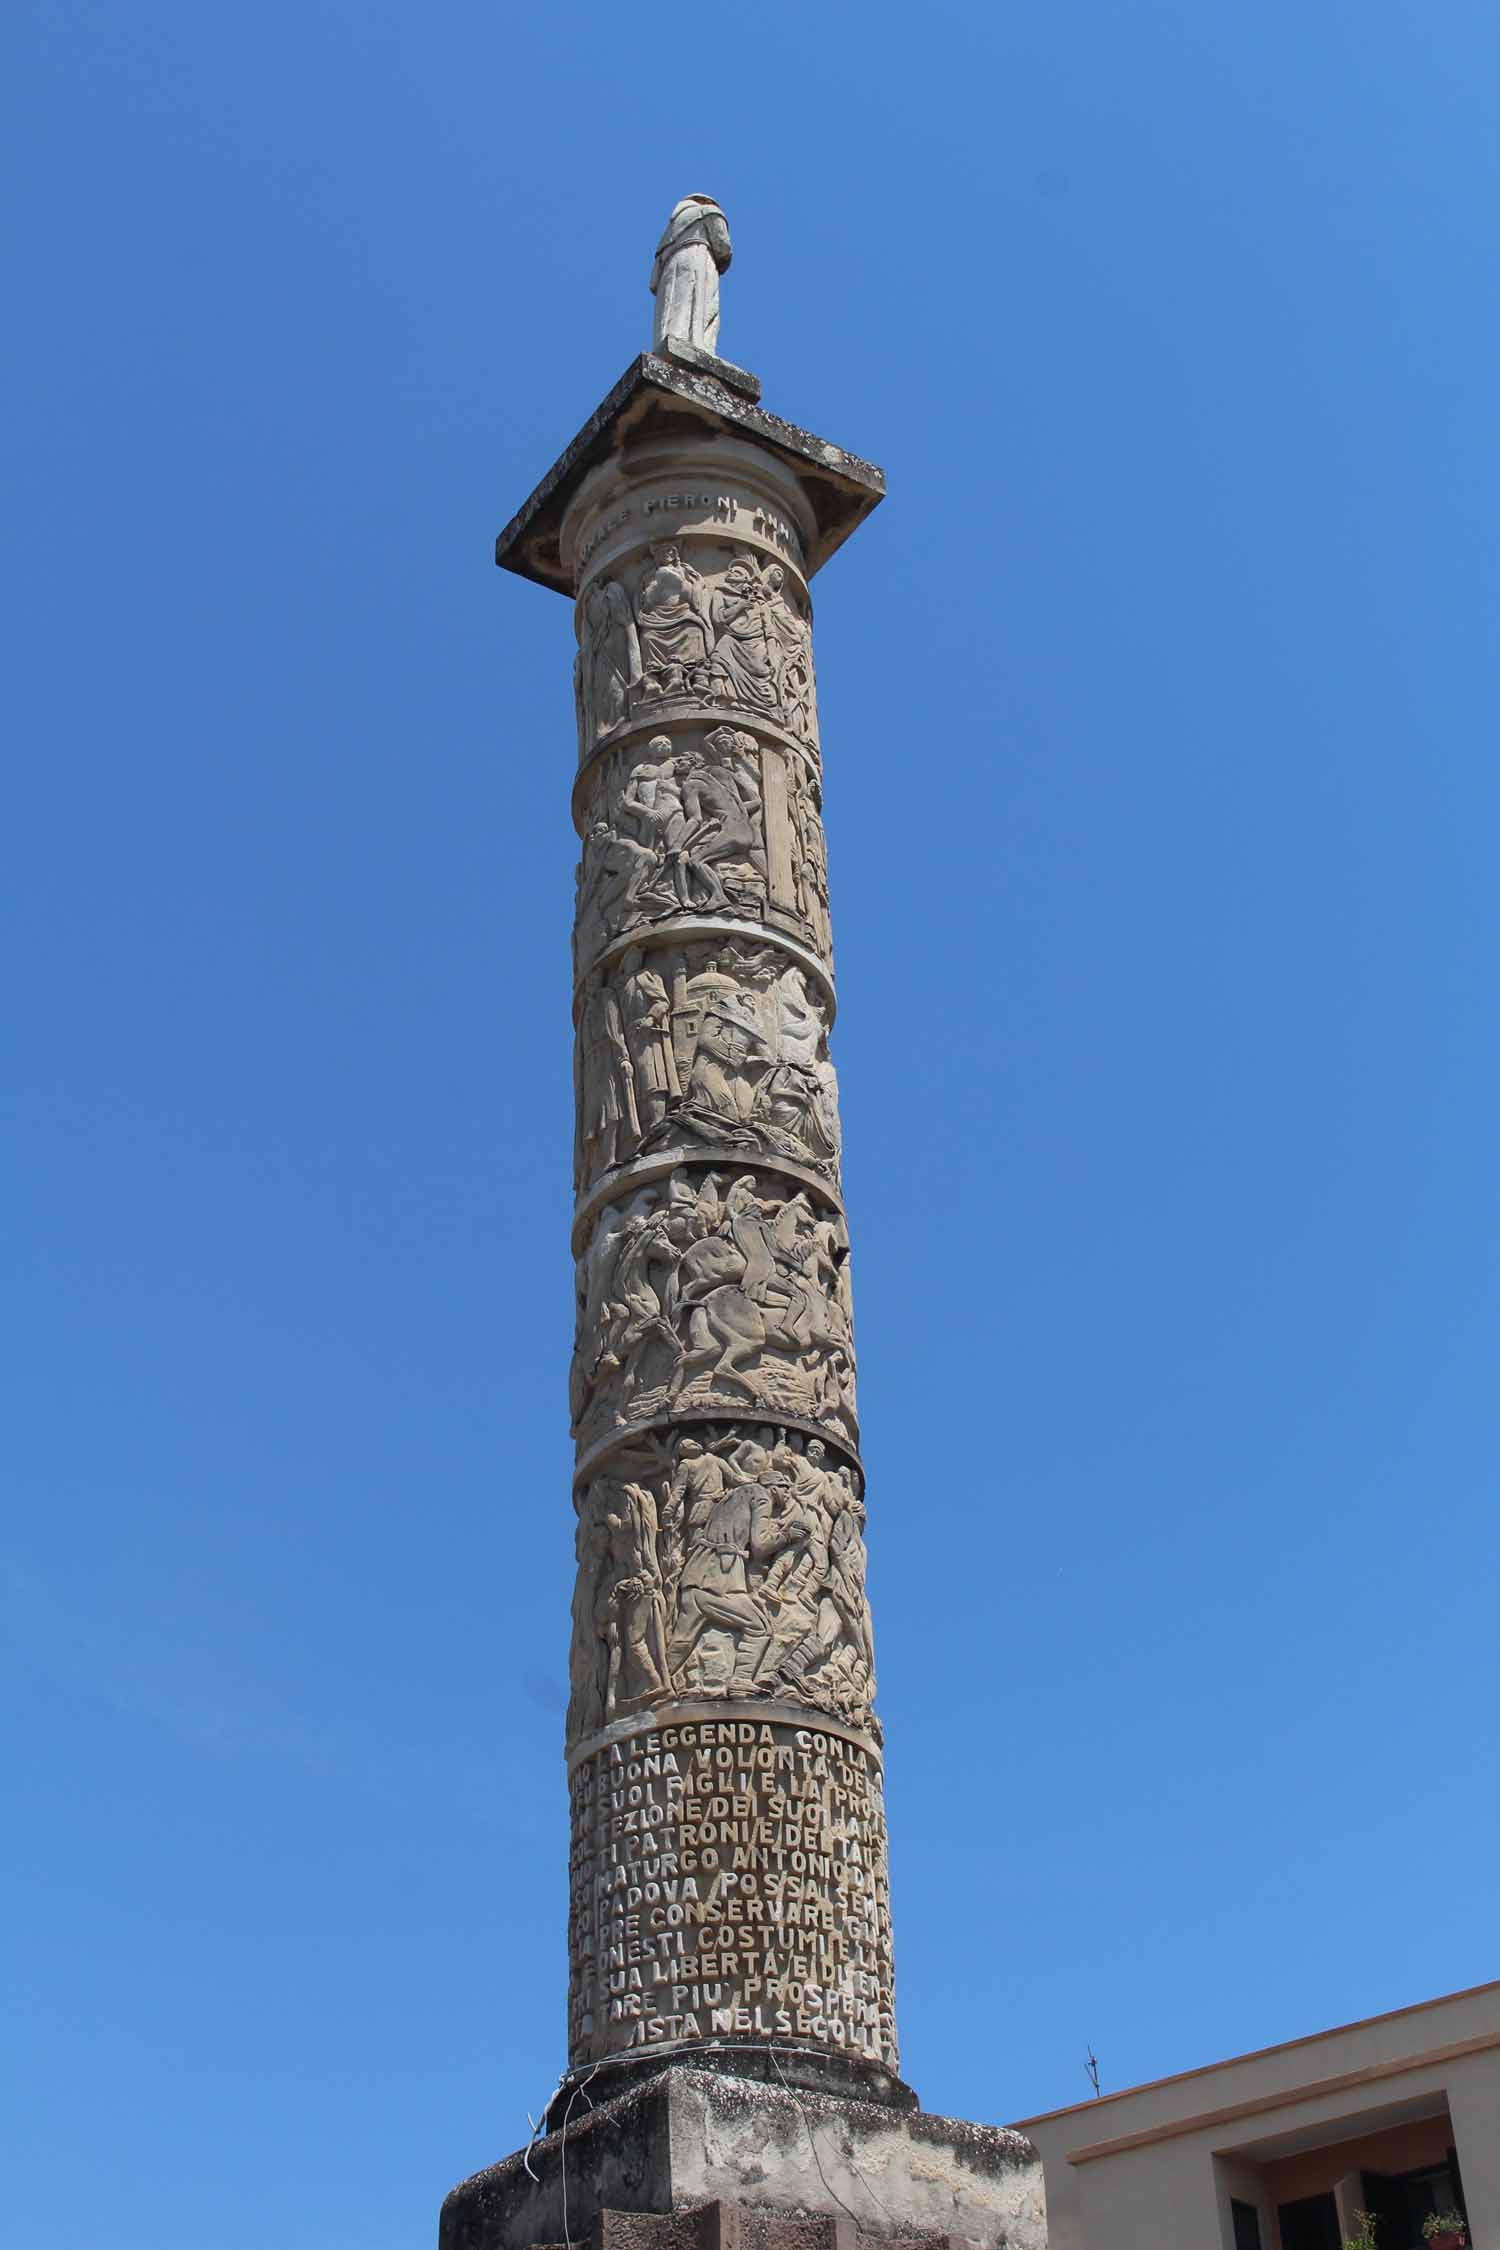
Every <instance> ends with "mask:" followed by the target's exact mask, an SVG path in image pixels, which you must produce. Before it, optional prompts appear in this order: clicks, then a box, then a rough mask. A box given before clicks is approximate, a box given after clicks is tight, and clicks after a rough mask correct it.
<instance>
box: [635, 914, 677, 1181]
mask: <svg viewBox="0 0 1500 2250" xmlns="http://www.w3.org/2000/svg"><path fill="white" fill-rule="evenodd" d="M620 972H621V982H620V1021H621V1024H622V1026H623V1029H624V1034H625V1044H626V1047H627V1048H628V1050H629V1053H630V1066H631V1074H632V1078H633V1081H634V1088H635V1103H636V1112H637V1117H638V1121H639V1122H638V1130H637V1133H636V1138H637V1140H638V1141H639V1140H642V1139H644V1138H645V1136H646V1135H647V1134H648V1133H649V1132H650V1131H651V1129H652V1127H653V1126H654V1125H657V1124H659V1123H660V1121H661V1119H662V1118H663V1117H664V1116H665V1114H666V1108H667V1103H668V1102H669V1101H671V1100H672V1099H673V1098H674V1097H675V1096H677V1095H678V1094H680V1093H681V1091H682V1088H681V1087H680V1085H679V1084H678V1082H677V1065H676V1063H675V1061H674V1059H673V1055H672V1038H671V1031H672V1016H671V1009H670V1007H669V1005H668V1001H667V988H666V986H665V985H664V984H663V983H662V981H661V978H660V977H659V976H658V975H657V973H656V971H655V970H654V969H648V968H647V967H646V966H645V956H644V954H643V953H642V952H641V949H640V947H639V946H632V947H631V948H630V951H629V952H628V953H626V954H625V955H624V956H623V958H622V960H621V962H620Z"/></svg>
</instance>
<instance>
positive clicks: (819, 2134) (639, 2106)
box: [439, 2069, 1046, 2250]
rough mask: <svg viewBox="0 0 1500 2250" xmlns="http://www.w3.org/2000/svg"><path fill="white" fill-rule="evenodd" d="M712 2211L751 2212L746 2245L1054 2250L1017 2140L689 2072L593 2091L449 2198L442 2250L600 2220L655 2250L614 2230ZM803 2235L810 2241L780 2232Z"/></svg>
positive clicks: (742, 2224) (1022, 2142) (575, 2230)
mask: <svg viewBox="0 0 1500 2250" xmlns="http://www.w3.org/2000/svg"><path fill="white" fill-rule="evenodd" d="M565 2185H566V2198H567V2208H566V2213H565V2212H564V2190H565ZM713 2202H721V2203H723V2204H724V2205H726V2206H739V2207H740V2210H741V2212H742V2214H743V2216H742V2217H740V2218H738V2219H734V2218H732V2219H731V2221H730V2224H731V2226H732V2227H734V2228H737V2229H739V2230H742V2231H741V2232H740V2237H739V2239H740V2241H741V2243H742V2244H743V2245H744V2246H745V2250H752V2246H754V2250H856V2246H857V2245H858V2242H859V2239H860V2238H861V2237H864V2238H868V2239H869V2240H870V2241H878V2242H880V2243H882V2244H886V2245H889V2244H894V2243H898V2242H902V2241H916V2240H925V2241H933V2240H946V2241H947V2242H949V2243H951V2244H953V2245H955V2246H957V2245H973V2246H974V2250H1045V2244H1046V2224H1045V2216H1044V2210H1043V2204H1042V2191H1041V2166H1040V2163H1039V2161H1038V2158H1037V2155H1036V2151H1035V2150H1034V2149H1033V2148H1032V2146H1031V2143H1030V2142H1029V2141H1027V2140H1026V2139H1025V2138H1024V2136H1023V2135H1021V2134H1019V2133H1016V2132H1011V2131H1008V2130H1006V2129H1005V2128H1003V2127H1000V2126H990V2125H970V2124H965V2123H963V2122H961V2121H959V2120H957V2119H954V2118H947V2117H930V2116H927V2115H925V2114H924V2113H922V2112H921V2111H916V2112H911V2111H906V2112H902V2111H899V2110H895V2109H892V2108H889V2107H881V2106H877V2105H876V2104H873V2103H866V2102H859V2101H850V2100H843V2099H839V2098H837V2097H835V2096H830V2095H827V2094H819V2093H814V2092H802V2091H798V2090H794V2089H793V2088H791V2087H789V2086H781V2085H765V2084H759V2083H756V2082H753V2081H751V2080H748V2079H744V2078H736V2077H729V2076H725V2075H723V2074H721V2073H718V2072H712V2071H704V2070H689V2069H677V2070H673V2071H670V2072H664V2073H662V2074H661V2075H660V2076H657V2077H655V2078H651V2079H648V2080H646V2081H645V2082H644V2083H643V2084H642V2085H640V2086H639V2087H636V2088H634V2089H632V2090H631V2091H629V2092H627V2093H625V2094H623V2095H619V2096H617V2097H616V2098H615V2099H614V2100H612V2101H610V2102H607V2103H605V2104H603V2105H602V2106H600V2107H598V2108H592V2109H590V2108H589V2107H588V2106H587V2090H586V2089H584V2090H582V2091H581V2092H580V2093H579V2094H578V2095H577V2097H576V2098H575V2099H574V2101H573V2103H572V2106H571V2111H570V2113H569V2114H568V2116H567V2124H566V2129H565V2130H564V2129H563V2125H562V2120H561V2119H559V2120H558V2129H557V2130H554V2131H552V2132H550V2133H549V2134H548V2135H547V2136H546V2138H545V2139H543V2140H540V2141H537V2142H535V2143H534V2144H533V2145H532V2147H531V2148H530V2149H529V2150H528V2151H526V2152H525V2153H524V2154H521V2155H516V2156H512V2157H509V2158H507V2159H506V2161H505V2162H504V2163H503V2164H496V2165H494V2166H492V2167H491V2168H490V2170H489V2171H487V2172H480V2173H477V2174H476V2175H475V2176H474V2177H473V2178H472V2179H469V2180H465V2181H464V2182H463V2183H462V2185H461V2186H459V2187H456V2188H455V2189H454V2190H453V2192H452V2194H451V2195H450V2196H449V2197H448V2199H447V2201H446V2203H445V2204H444V2206H443V2215H442V2222H441V2229H440V2234H439V2250H532V2246H533V2245H537V2244H541V2243H552V2242H562V2241H564V2240H565V2239H566V2240H571V2241H572V2242H574V2243H578V2242H581V2241H582V2240H583V2239H584V2238H585V2237H586V2236H587V2234H588V2232H589V2230H590V2229H591V2228H593V2227H595V2226H596V2225H599V2224H600V2223H601V2221H602V2229H601V2235H600V2237H599V2239H600V2240H601V2242H603V2243H622V2244H623V2243H624V2242H625V2241H626V2240H628V2241H629V2242H630V2243H632V2244H636V2243H639V2244H640V2245H642V2246H644V2245H645V2244H647V2243H650V2242H655V2241H656V2240H657V2239H658V2238H657V2237H656V2236H655V2235H653V2234H652V2233H651V2232H649V2231H638V2232H631V2233H627V2231H626V2230H624V2229H621V2230H620V2231H618V2232H615V2231H612V2230H614V2229H615V2228H616V2225H617V2219H618V2216H619V2215H623V2214H626V2213H635V2214H641V2215H644V2214H655V2215H657V2216H658V2218H660V2219H664V2220H675V2221H676V2222H677V2223H678V2225H679V2226H680V2225H681V2223H682V2222H683V2221H684V2220H685V2219H688V2218H691V2217H692V2215H693V2214H695V2213H700V2212H702V2211H703V2210H704V2209H705V2207H706V2206H708V2205H709V2204H711V2203H713ZM819 2218H821V2220H822V2224H823V2230H824V2231H822V2232H819V2231H817V2229H816V2221H817V2219H819ZM708 2223H709V2224H711V2225H714V2226H717V2225H719V2224H720V2223H721V2222H719V2221H717V2220H715V2221H712V2222H708ZM796 2226H801V2227H806V2228H807V2229H808V2231H807V2232H806V2233H799V2234H793V2233H790V2232H786V2233H782V2232H780V2231H777V2230H780V2229H781V2228H791V2227H796ZM830 2228H832V2229H834V2230H836V2231H834V2232H832V2233H831V2235H830V2234H829V2232H828V2231H827V2230H828V2229H830ZM662 2239H663V2240H665V2238H662ZM702 2239H703V2238H702V2237H700V2238H699V2241H700V2242H701V2241H702ZM721 2239H722V2238H721ZM666 2250H673V2246H672V2244H667V2245H666ZM677 2250H681V2246H680V2245H677ZM694 2250H697V2246H696V2245H695V2246H694Z"/></svg>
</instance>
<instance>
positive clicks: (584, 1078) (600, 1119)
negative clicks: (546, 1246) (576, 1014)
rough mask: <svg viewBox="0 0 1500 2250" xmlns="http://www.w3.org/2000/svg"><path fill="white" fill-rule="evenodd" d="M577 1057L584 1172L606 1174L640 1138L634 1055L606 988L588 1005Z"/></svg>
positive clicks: (594, 994) (592, 995)
mask: <svg viewBox="0 0 1500 2250" xmlns="http://www.w3.org/2000/svg"><path fill="white" fill-rule="evenodd" d="M574 1053H575V1055H576V1057H577V1072H576V1078H577V1083H576V1085H575V1088H574V1092H575V1095H576V1114H577V1118H578V1134H579V1144H580V1153H581V1158H582V1165H583V1168H584V1170H585V1171H604V1170H607V1169H608V1168H609V1167H610V1166H612V1165H614V1164H617V1163H619V1161H620V1158H621V1156H622V1155H623V1154H624V1153H625V1151H626V1150H627V1149H631V1148H634V1147H636V1146H637V1145H638V1144H639V1141H640V1137H641V1133H640V1119H639V1117H638V1116H637V1114H636V1107H635V1080H634V1074H633V1072H632V1069H631V1063H630V1051H629V1049H628V1048H627V1046H626V1044H625V1034H624V1031H623V1029H622V1027H621V1023H620V1010H619V1006H618V1003H617V1002H616V999H615V996H614V994H613V992H612V991H611V990H610V988H609V986H608V985H607V984H601V985H598V986H596V987H595V989H594V991H593V992H592V993H590V995H589V997H588V1000H587V1001H586V1003H585V1005H584V1011H583V1015H582V1018H581V1020H580V1022H579V1026H578V1039H577V1043H576V1046H575V1048H574Z"/></svg>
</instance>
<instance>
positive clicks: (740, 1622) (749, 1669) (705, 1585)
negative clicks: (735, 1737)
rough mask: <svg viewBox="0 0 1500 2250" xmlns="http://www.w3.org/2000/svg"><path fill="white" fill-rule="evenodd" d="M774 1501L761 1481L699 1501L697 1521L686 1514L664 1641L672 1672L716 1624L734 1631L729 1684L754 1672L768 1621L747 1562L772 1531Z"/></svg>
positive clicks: (746, 1679)
mask: <svg viewBox="0 0 1500 2250" xmlns="http://www.w3.org/2000/svg"><path fill="white" fill-rule="evenodd" d="M774 1505H775V1502H774V1495H773V1494H772V1493H771V1492H769V1491H767V1490H766V1489H765V1487H764V1486H762V1485H756V1484H741V1485H736V1486H735V1487H734V1488H733V1489H732V1490H731V1491H729V1492H726V1493H725V1494H724V1496H723V1498H722V1499H719V1500H714V1501H710V1502H708V1503H707V1504H706V1505H704V1506H703V1513H702V1520H701V1522H700V1523H697V1524H694V1523H693V1522H692V1519H691V1518H690V1519H689V1544H688V1555H687V1561H686V1562H685V1563H684V1564H683V1569H682V1584H681V1587H680V1589H679V1592H678V1600H677V1622H676V1625H675V1626H674V1627H673V1630H672V1638H671V1640H670V1641H669V1642H668V1644H667V1666H668V1669H669V1670H670V1671H671V1672H672V1674H673V1675H674V1677H680V1676H681V1674H682V1671H683V1667H684V1666H685V1665H686V1663H687V1662H688V1659H689V1658H690V1657H691V1656H692V1653H693V1651H694V1649H695V1648H696V1647H697V1645H698V1642H699V1641H700V1640H701V1638H702V1636H703V1635H704V1633H706V1632H707V1631H708V1630H709V1628H710V1627H711V1626H715V1625H718V1626H722V1627H723V1628H725V1629H726V1630H727V1631H729V1632H731V1633H733V1634H734V1636H735V1654H734V1679H733V1683H732V1684H733V1685H734V1686H735V1687H747V1686H748V1685H749V1684H750V1682H751V1681H752V1680H753V1679H754V1678H755V1672H756V1667H757V1665H758V1664H759V1662H760V1659H761V1656H762V1654H763V1653H764V1650H765V1646H766V1643H767V1641H768V1640H769V1638H770V1626H769V1624H768V1622H767V1618H766V1613H765V1610H764V1609H763V1608H762V1606H761V1604H760V1602H759V1601H757V1599H756V1598H755V1596H754V1595H753V1594H752V1593H751V1592H750V1585H749V1576H748V1566H749V1564H750V1562H751V1560H752V1558H754V1559H759V1558H760V1557H761V1556H762V1555H763V1554H764V1552H765V1550H766V1544H767V1541H768V1540H769V1539H770V1538H771V1536H772V1517H773V1510H774ZM696 1512H697V1511H696V1510H695V1513H696Z"/></svg>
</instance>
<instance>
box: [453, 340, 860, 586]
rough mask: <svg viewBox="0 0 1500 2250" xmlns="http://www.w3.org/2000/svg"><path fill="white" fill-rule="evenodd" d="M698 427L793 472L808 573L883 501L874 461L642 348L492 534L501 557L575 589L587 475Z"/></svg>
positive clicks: (521, 573) (526, 572) (688, 435)
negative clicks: (570, 519)
mask: <svg viewBox="0 0 1500 2250" xmlns="http://www.w3.org/2000/svg"><path fill="white" fill-rule="evenodd" d="M704 357H705V359H706V358H707V355H704ZM735 372H736V373H738V370H736V371H735ZM699 434H701V435H702V436H704V437H720V438H738V439H740V440H742V441H748V442H749V443H750V444H751V445H753V446H756V447H758V448H761V449H763V450H764V451H765V452H766V453H768V454H769V455H771V456H772V458H773V459H775V460H777V461H779V462H780V463H781V464H782V466H783V467H784V468H785V469H788V470H790V472H791V473H792V475H793V476H794V477H795V478H796V481H797V483H798V485H799V487H800V488H801V492H802V496H803V500H804V502H805V505H806V509H807V513H808V516H809V518H810V520H811V527H812V537H811V539H810V541H809V545H808V553H807V558H806V564H805V570H806V575H807V576H808V577H809V578H811V577H812V576H813V574H814V573H815V572H816V571H818V570H821V569H822V567H823V565H824V563H825V562H827V560H828V558H829V556H830V555H831V554H833V553H834V552H835V550H836V549H837V548H839V547H841V546H842V545H843V543H844V541H845V540H846V539H847V538H848V537H849V535H850V533H851V532H853V531H856V530H857V529H858V527H859V526H860V524H862V523H863V522H864V519H865V517H866V516H867V515H869V514H870V512H871V510H872V509H874V508H876V507H878V506H879V504H880V502H881V501H882V500H883V499H884V498H885V477H884V474H883V473H882V471H881V470H879V469H878V468H876V466H875V464H874V463H873V462H872V461H864V460H861V459H860V457H859V455H858V454H855V453H846V452H845V451H844V450H843V448H842V447H840V446H837V445H830V444H829V443H828V441H827V440H826V439H825V438H820V437H815V436H814V435H813V433H812V431H810V430H804V429H800V428H799V427H798V426H797V424H796V423H794V422H784V421H783V420H782V419H781V417H780V416H779V415H777V414H768V413H767V412H766V410H765V408H764V407H762V406H759V405H757V404H755V403H754V402H752V401H751V400H750V399H749V398H747V397H746V396H744V395H743V392H742V391H738V390H735V389H731V388H730V386H729V383H728V382H727V381H721V380H720V379H719V378H718V377H717V376H714V375H711V374H709V373H707V372H703V371H700V370H699V369H698V368H697V367H690V366H687V365H683V364H678V363H676V362H675V361H674V360H672V359H668V358H664V357H662V356H660V355H659V354H657V353H655V352H642V353H641V355H640V357H639V358H638V359H636V360H634V361H632V363H631V365H630V366H629V367H628V368H627V369H626V370H625V373H624V374H623V375H622V376H621V377H620V380H619V381H618V383H616V384H615V386H614V389H613V390H612V391H610V393H609V394H608V396H607V397H606V398H605V399H604V400H603V401H602V403H601V404H600V405H599V406H598V407H597V408H596V409H595V411H594V412H593V413H592V414H591V415H590V416H589V419H588V420H587V421H586V422H585V423H584V425H583V428H582V429H581V430H580V431H579V433H578V435H577V436H576V437H575V438H574V439H573V442H572V443H571V445H568V446H566V447H564V449H563V451H562V452H561V453H560V454H559V455H558V457H557V459H556V461H555V462H554V463H553V465H552V467H551V468H550V469H549V470H548V471H547V474H546V475H545V476H544V477H543V479H542V481H541V483H540V484H539V485H538V486H537V487H536V490H535V491H534V492H533V493H532V494H531V496H530V498H529V499H528V500H526V502H525V503H524V504H523V506H522V507H521V508H519V509H518V510H517V512H516V514H515V515H514V516H512V518H511V520H510V522H509V523H508V524H507V525H506V526H505V529H504V530H503V531H502V532H501V534H500V536H499V538H498V539H497V540H496V541H495V561H496V562H497V564H498V565H499V566H500V568H501V569H502V570H511V571H514V572H515V573H516V575H517V576H518V577H520V578H530V579H532V580H534V582H535V583H536V584H537V585H539V586H549V587H551V589H552V591H553V592H554V593H558V594H569V595H571V594H572V593H573V592H574V590H575V565H574V563H573V562H572V561H571V560H570V559H568V558H565V556H564V553H563V549H562V528H563V519H564V517H565V516H566V514H567V513H568V510H569V509H570V507H571V506H572V504H573V502H574V500H575V499H576V498H577V496H578V493H579V490H580V488H581V487H582V485H583V483H584V481H585V480H586V479H587V478H588V477H590V476H591V475H592V474H593V473H594V472H595V471H596V470H598V469H601V468H603V467H605V466H607V465H608V464H609V463H611V462H616V461H619V460H621V459H622V458H623V456H624V454H625V452H626V449H627V448H629V450H630V452H631V453H635V452H636V451H637V449H638V448H639V447H641V446H642V445H645V444H648V443H649V442H650V441H651V440H653V439H657V438H667V439H672V440H674V441H676V442H678V443H681V442H683V441H686V442H688V443H691V441H692V439H693V438H694V436H696V435H699ZM585 559H586V558H585Z"/></svg>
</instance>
